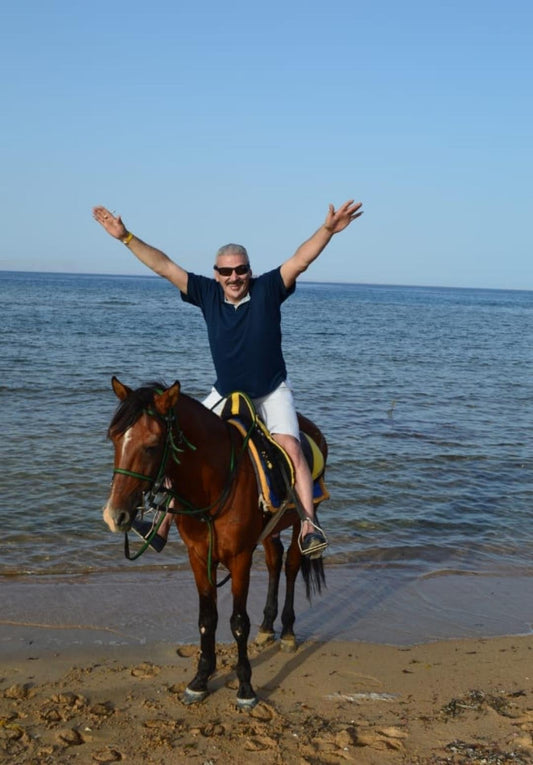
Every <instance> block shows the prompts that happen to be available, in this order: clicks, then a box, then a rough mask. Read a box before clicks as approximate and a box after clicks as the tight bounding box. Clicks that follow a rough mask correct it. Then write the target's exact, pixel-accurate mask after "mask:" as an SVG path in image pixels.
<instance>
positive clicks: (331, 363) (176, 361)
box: [0, 271, 533, 588]
mask: <svg viewBox="0 0 533 765" xmlns="http://www.w3.org/2000/svg"><path fill="white" fill-rule="evenodd" d="M282 314H283V342H284V354H285V359H286V362H287V367H288V370H289V377H290V380H291V383H292V386H293V388H294V391H295V398H296V403H297V406H298V409H299V410H300V411H301V412H303V413H304V414H305V415H306V416H308V417H310V418H311V419H312V420H314V421H315V422H316V423H317V424H318V425H319V427H320V428H321V429H322V431H323V432H324V434H325V436H326V439H327V441H328V445H329V460H328V467H327V476H326V481H327V486H328V489H329V492H330V494H331V498H330V499H329V500H328V501H327V502H326V503H324V504H323V506H322V508H321V512H320V520H321V523H322V525H323V527H324V529H325V531H326V534H327V537H328V540H329V549H328V551H327V554H326V556H325V566H326V571H327V574H328V576H332V577H333V580H334V579H335V571H337V572H338V574H339V577H340V579H339V581H340V580H342V578H343V577H344V576H346V575H347V572H348V575H349V576H348V578H351V577H357V576H358V575H359V574H360V573H361V574H362V572H364V574H365V576H371V577H379V576H385V577H388V578H389V580H390V581H395V582H398V581H413V580H417V581H419V580H421V579H424V578H431V577H446V576H449V577H454V580H457V578H458V577H459V578H460V577H465V576H476V577H488V578H501V577H514V580H515V581H517V582H522V583H523V582H526V583H529V585H528V586H530V584H531V582H532V581H533V557H532V550H533V514H532V507H533V459H532V444H533V332H532V330H533V292H531V291H525V290H524V291H521V290H513V291H510V290H486V289H455V288H441V287H416V286H415V287H409V286H383V285H366V284H329V283H328V284H325V283H312V282H300V283H299V284H298V287H297V290H296V293H295V294H294V295H293V296H292V297H291V298H290V299H289V300H288V301H286V303H285V304H284V305H283V309H282ZM0 317H1V319H0V369H1V373H0V397H1V405H0V423H1V432H2V436H3V437H2V439H1V440H0V501H1V511H0V518H1V524H2V534H1V544H0V588H3V587H4V586H5V584H6V583H8V582H9V581H17V582H21V581H25V580H28V579H31V580H32V581H34V582H35V581H37V580H39V578H42V580H43V581H45V580H46V581H48V582H50V581H52V580H53V581H54V582H56V583H57V582H61V581H66V580H68V579H69V578H72V577H76V576H78V577H79V576H82V577H84V581H89V582H90V581H91V577H101V576H102V575H106V576H113V575H114V574H115V573H117V574H120V573H124V572H129V573H128V575H131V572H132V571H135V572H136V574H139V575H142V572H146V571H149V572H152V573H153V572H156V573H157V572H158V571H165V572H172V571H175V570H178V571H181V570H183V571H185V570H188V562H187V555H186V550H185V547H184V546H183V544H182V543H181V542H180V540H179V538H178V535H177V532H174V533H173V536H172V538H171V541H170V542H169V544H168V546H167V548H166V550H165V551H164V552H163V553H161V555H156V554H155V553H152V552H150V551H149V552H148V553H146V554H145V555H143V556H142V557H141V558H139V559H138V560H137V561H135V562H134V563H132V562H130V561H127V560H126V559H125V558H124V554H123V536H121V535H116V534H112V533H110V532H109V530H108V529H107V527H106V526H105V524H104V523H103V520H102V508H103V506H104V504H105V501H106V498H107V495H108V491H109V485H110V479H111V476H112V467H113V454H112V448H111V444H110V442H109V441H108V440H107V438H106V431H107V427H108V425H109V422H110V420H111V417H112V415H113V412H114V410H115V408H116V405H117V400H116V398H115V396H114V394H113V391H112V389H111V377H112V376H113V375H116V376H117V377H118V378H119V379H120V380H121V381H122V382H124V383H126V384H127V385H129V386H130V387H137V386H139V385H141V384H142V383H143V382H147V381H152V380H161V381H164V382H167V383H168V384H171V383H172V382H174V381H175V380H179V381H180V382H181V386H182V390H183V391H184V392H186V393H187V394H189V395H191V396H193V397H197V398H199V399H202V398H203V397H204V396H205V395H206V394H207V393H208V392H209V390H210V388H211V385H212V383H213V381H214V371H213V366H212V362H211V358H210V353H209V348H208V344H207V338H206V332H205V328H204V324H203V319H202V316H201V313H200V311H198V309H195V308H193V307H192V306H190V305H187V304H185V303H183V302H182V301H181V299H180V296H179V294H178V293H177V291H176V289H175V288H174V287H172V286H171V285H170V284H169V283H167V282H166V281H164V280H162V279H159V278H157V277H154V276H151V275H147V276H110V275H82V274H59V273H33V272H31V273H30V272H9V271H3V272H0ZM254 566H256V567H257V568H258V570H261V568H262V567H264V562H263V559H262V556H261V553H260V551H258V552H257V553H256V562H255V563H254ZM93 581H96V579H93ZM450 581H451V580H450Z"/></svg>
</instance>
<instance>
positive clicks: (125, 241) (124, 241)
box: [120, 231, 133, 244]
mask: <svg viewBox="0 0 533 765" xmlns="http://www.w3.org/2000/svg"><path fill="white" fill-rule="evenodd" d="M132 239H133V234H132V233H131V231H128V233H127V234H126V236H125V237H124V239H121V240H120V241H121V242H122V244H129V243H130V242H131V240H132Z"/></svg>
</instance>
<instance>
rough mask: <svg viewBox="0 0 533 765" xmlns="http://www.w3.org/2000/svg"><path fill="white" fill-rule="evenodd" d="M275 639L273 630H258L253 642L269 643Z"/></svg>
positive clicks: (260, 644) (261, 644)
mask: <svg viewBox="0 0 533 765" xmlns="http://www.w3.org/2000/svg"><path fill="white" fill-rule="evenodd" d="M275 639H276V636H275V635H274V633H273V632H258V633H257V635H256V638H255V644H256V645H259V646H263V645H270V643H273V642H274V640H275Z"/></svg>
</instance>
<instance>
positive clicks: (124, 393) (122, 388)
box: [111, 375, 131, 401]
mask: <svg viewBox="0 0 533 765" xmlns="http://www.w3.org/2000/svg"><path fill="white" fill-rule="evenodd" d="M111 385H112V386H113V390H114V391H115V396H116V397H117V398H119V399H120V400H121V401H124V399H126V398H128V396H129V395H130V393H131V388H128V386H127V385H123V384H122V383H121V382H120V380H119V379H118V377H115V376H114V375H113V377H112V378H111Z"/></svg>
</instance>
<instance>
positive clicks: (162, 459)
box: [104, 377, 327, 708]
mask: <svg viewBox="0 0 533 765" xmlns="http://www.w3.org/2000/svg"><path fill="white" fill-rule="evenodd" d="M112 385H113V390H114V391H115V394H116V395H117V397H118V398H119V399H120V401H121V403H120V404H119V406H118V408H117V411H116V413H115V416H114V417H113V420H112V422H111V425H110V427H109V431H108V435H109V437H110V439H111V440H112V442H113V445H114V450H115V460H114V475H113V482H112V487H111V493H110V496H109V499H108V501H107V505H106V507H105V508H104V520H105V521H106V523H107V524H108V526H109V528H110V529H111V531H122V532H127V531H129V529H130V528H131V524H132V521H133V519H134V518H135V515H136V514H137V511H138V509H139V507H140V506H141V505H142V504H143V502H144V504H145V506H147V504H148V505H149V504H150V501H151V500H153V498H154V497H156V496H161V494H162V493H163V494H165V493H166V495H167V496H168V497H172V503H171V506H169V510H170V512H172V513H174V514H175V519H176V525H177V527H178V530H179V533H180V536H181V538H182V539H183V541H184V542H185V544H186V546H187V550H188V554H189V561H190V564H191V568H192V570H193V574H194V578H195V582H196V587H197V590H198V595H199V629H200V649H201V650H200V658H199V661H198V666H197V671H196V675H195V677H194V678H193V680H192V681H191V682H190V683H189V685H188V687H187V689H186V691H185V695H184V701H185V702H186V703H192V702H196V701H201V700H202V699H203V698H205V696H206V695H207V693H208V689H207V682H208V679H209V677H210V676H211V675H212V674H213V672H214V671H215V667H216V651H215V647H216V644H215V632H216V627H217V621H218V614H217V605H216V603H217V590H216V587H217V584H216V575H217V567H218V565H219V564H223V565H224V566H225V567H226V568H227V569H228V570H229V572H230V575H231V587H232V595H233V612H232V615H231V619H230V625H231V631H232V634H233V636H234V638H235V641H236V643H237V650H238V661H237V666H236V672H237V677H238V680H239V688H238V691H237V705H238V706H239V707H240V708H250V707H253V706H254V705H255V704H256V703H257V696H256V694H255V692H254V690H253V688H252V685H251V674H252V673H251V666H250V662H249V660H248V637H249V633H250V620H249V617H248V614H247V611H246V601H247V596H248V588H249V583H250V568H251V565H252V556H253V552H254V549H255V547H256V545H257V542H258V539H259V538H260V536H261V533H262V530H263V528H264V526H265V524H266V523H267V521H268V520H269V518H268V517H265V514H264V513H263V511H262V510H261V509H260V507H259V502H258V489H257V481H256V477H255V472H254V469H253V466H252V463H251V461H250V458H249V456H248V452H247V450H246V447H245V445H244V443H243V438H242V436H241V435H240V434H239V432H238V431H237V430H236V428H234V427H233V426H232V425H230V424H228V423H226V422H224V421H223V420H221V419H220V418H219V417H218V416H217V415H215V414H213V413H212V412H210V411H209V410H208V409H206V408H205V407H204V406H203V405H202V404H201V403H200V402H198V401H196V400H195V399H193V398H190V397H189V396H186V395H184V394H182V393H181V392H180V385H179V383H178V382H175V383H174V384H173V385H172V386H170V387H169V388H166V387H165V386H164V385H162V384H158V383H153V384H150V385H146V386H143V387H141V388H139V389H137V390H132V389H130V388H128V387H127V386H125V385H123V384H122V383H121V382H120V381H119V380H117V378H115V377H114V378H113V380H112ZM301 425H302V426H303V429H306V430H307V431H308V432H309V434H310V435H311V436H312V437H314V440H315V441H316V442H317V444H318V445H319V447H320V448H321V450H322V452H323V454H324V456H325V455H326V450H327V447H326V445H325V441H324V439H323V437H322V435H321V433H320V431H319V430H318V428H316V427H315V426H314V425H313V424H312V423H311V422H310V421H309V420H306V419H305V418H301ZM291 525H292V526H293V535H292V542H291V545H290V547H289V551H288V553H287V560H286V575H287V589H286V600H285V606H284V609H283V614H282V624H283V631H282V639H283V640H284V641H285V642H286V643H288V644H294V633H293V625H294V605H293V604H294V582H295V580H296V575H297V573H298V570H299V568H300V565H301V564H302V572H303V574H304V579H305V580H306V587H307V594H308V596H309V592H310V587H312V588H313V589H317V590H320V586H321V583H323V581H324V577H323V569H322V561H321V559H319V560H315V561H307V559H303V558H302V555H301V553H300V550H299V546H298V542H297V537H298V532H297V530H298V529H299V519H298V517H297V515H296V513H295V512H294V511H287V512H286V513H285V515H284V516H283V518H282V520H281V521H280V523H279V524H278V526H277V527H276V528H275V529H273V530H272V531H271V533H270V535H269V536H267V538H266V539H264V540H263V545H264V547H265V558H266V563H267V567H268V570H269V588H268V596H267V603H266V606H265V610H264V621H263V624H262V625H261V628H260V635H261V636H262V639H263V640H265V639H270V638H272V637H273V634H274V626H273V625H274V620H275V618H276V615H277V609H278V601H277V598H278V587H279V580H280V574H281V568H282V557H283V547H282V544H281V542H280V540H279V538H278V537H277V536H276V533H277V532H278V531H279V530H281V529H283V528H287V527H288V526H291ZM272 534H274V535H275V536H274V537H273V536H272Z"/></svg>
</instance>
